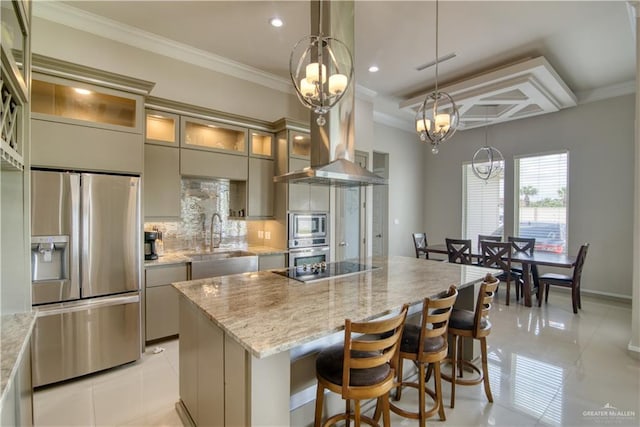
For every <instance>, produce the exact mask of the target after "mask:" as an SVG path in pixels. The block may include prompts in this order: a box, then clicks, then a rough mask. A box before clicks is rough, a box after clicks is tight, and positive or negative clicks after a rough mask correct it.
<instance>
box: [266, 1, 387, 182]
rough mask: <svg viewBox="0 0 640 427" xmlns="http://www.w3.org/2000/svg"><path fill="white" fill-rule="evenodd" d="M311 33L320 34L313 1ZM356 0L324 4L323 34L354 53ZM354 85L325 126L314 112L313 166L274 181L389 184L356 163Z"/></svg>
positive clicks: (333, 109) (328, 118) (316, 9)
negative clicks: (319, 122) (354, 0)
mask: <svg viewBox="0 0 640 427" xmlns="http://www.w3.org/2000/svg"><path fill="white" fill-rule="evenodd" d="M311 3H312V4H311V32H312V33H314V34H317V33H318V15H317V14H318V10H319V9H318V7H317V2H315V1H313V2H311ZM353 17H354V14H353V1H337V2H332V1H325V2H323V23H322V25H323V30H324V31H323V32H324V34H330V35H331V36H332V37H335V38H337V39H339V40H341V41H342V42H343V43H345V44H346V45H347V46H348V47H349V49H350V50H351V53H352V55H353V54H354V52H353V45H354V43H353V40H354V37H353V28H354V19H353ZM354 94H355V84H354V83H353V82H352V84H351V85H350V86H349V89H348V90H347V93H345V95H344V97H343V98H342V100H341V101H340V102H339V103H338V104H337V105H336V106H334V107H333V108H332V109H331V110H330V111H329V112H328V113H327V114H326V115H325V117H326V119H327V122H326V124H325V125H324V126H318V125H317V124H316V117H317V116H316V114H315V113H311V114H310V116H311V119H310V124H311V166H310V167H307V168H304V169H302V170H297V171H292V172H289V173H286V174H284V175H280V176H276V177H274V178H273V181H274V182H292V183H308V184H314V185H333V186H339V187H359V186H367V185H386V184H388V182H387V180H386V179H385V178H383V177H381V176H379V175H376V174H374V173H372V172H370V171H368V170H367V169H365V168H363V167H361V166H360V165H358V164H357V163H354V160H355V157H354V147H355V138H354V129H355V128H354V105H355V96H354Z"/></svg>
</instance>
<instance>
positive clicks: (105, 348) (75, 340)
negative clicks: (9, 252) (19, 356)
mask: <svg viewBox="0 0 640 427" xmlns="http://www.w3.org/2000/svg"><path fill="white" fill-rule="evenodd" d="M31 235H32V240H31V273H32V274H31V279H32V303H33V306H34V310H35V311H36V312H37V320H36V326H35V331H34V337H33V345H32V352H33V383H34V386H41V385H45V384H50V383H54V382H58V381H62V380H66V379H69V378H74V377H77V376H80V375H85V374H88V373H91V372H96V371H100V370H103V369H107V368H111V367H114V366H118V365H122V364H125V363H128V362H132V361H134V360H137V359H139V358H140V355H141V349H142V346H141V329H140V324H141V311H140V281H141V259H142V251H141V246H140V245H141V243H140V242H141V235H142V231H141V225H140V178H139V177H135V176H121V175H103V174H94V173H70V172H57V171H44V170H33V171H32V172H31Z"/></svg>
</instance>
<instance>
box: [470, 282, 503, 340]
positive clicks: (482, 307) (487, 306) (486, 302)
mask: <svg viewBox="0 0 640 427" xmlns="http://www.w3.org/2000/svg"><path fill="white" fill-rule="evenodd" d="M499 283H500V281H499V280H497V279H496V280H495V281H494V282H492V283H487V282H486V281H483V282H482V285H480V290H479V291H478V300H477V301H476V311H475V313H474V318H473V336H474V337H478V336H479V335H480V333H481V332H482V333H483V335H487V334H488V332H489V331H487V330H482V319H484V318H485V317H487V315H488V314H489V311H491V304H492V303H493V297H494V296H495V294H496V290H497V289H498V284H499Z"/></svg>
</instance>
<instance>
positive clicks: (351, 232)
mask: <svg viewBox="0 0 640 427" xmlns="http://www.w3.org/2000/svg"><path fill="white" fill-rule="evenodd" d="M355 161H356V163H358V164H359V165H360V166H362V167H363V168H366V167H367V154H366V153H362V152H356V153H355ZM365 198H366V190H365V189H364V188H361V187H340V188H338V189H337V190H336V227H337V230H336V256H335V260H336V261H345V260H352V261H353V260H355V261H358V260H359V259H360V258H363V257H364V256H366V255H365V252H366V251H365V250H363V245H364V244H365V239H364V238H363V236H364V235H365V232H364V229H365V227H366V220H365V209H364V208H363V206H365Z"/></svg>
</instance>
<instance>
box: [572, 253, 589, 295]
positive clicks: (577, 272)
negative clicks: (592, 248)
mask: <svg viewBox="0 0 640 427" xmlns="http://www.w3.org/2000/svg"><path fill="white" fill-rule="evenodd" d="M588 251H589V244H588V243H585V244H584V245H582V246H580V250H579V251H578V256H577V257H576V265H575V267H573V283H574V286H576V287H577V286H580V279H582V267H584V260H585V259H586V258H587V252H588Z"/></svg>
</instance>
